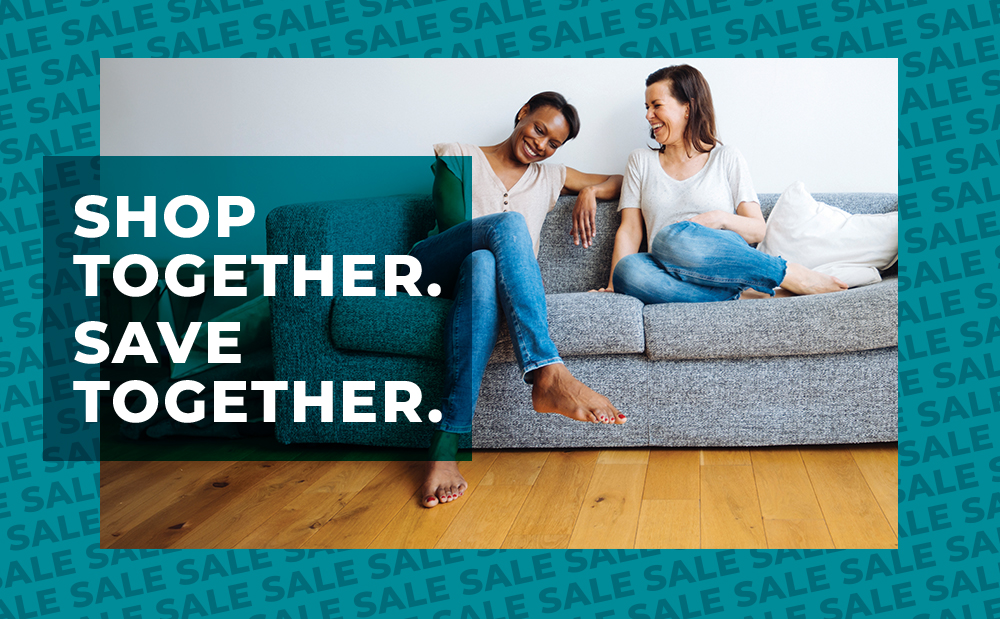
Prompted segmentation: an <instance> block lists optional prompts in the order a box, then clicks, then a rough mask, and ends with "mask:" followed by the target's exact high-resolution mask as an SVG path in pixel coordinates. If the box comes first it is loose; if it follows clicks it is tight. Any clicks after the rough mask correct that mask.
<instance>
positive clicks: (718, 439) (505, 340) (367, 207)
mask: <svg viewBox="0 0 1000 619" xmlns="http://www.w3.org/2000/svg"><path fill="white" fill-rule="evenodd" d="M814 197H815V198H816V199H817V200H819V201H822V202H826V203H828V204H832V205H835V206H838V207H840V208H843V209H845V210H847V211H850V212H853V213H883V212H893V211H895V210H896V195H895V194H860V193H855V194H847V193H844V194H815V196H814ZM760 198H761V206H762V207H763V210H764V213H765V215H767V214H768V213H769V212H770V210H771V208H772V207H773V206H774V203H775V201H776V200H777V198H778V196H777V194H762V195H761V196H760ZM573 202H574V198H573V197H564V198H561V199H560V200H559V202H558V204H557V205H556V207H555V209H554V210H553V211H552V212H551V213H550V214H549V216H548V219H547V220H546V222H545V227H544V228H543V230H542V241H541V252H540V255H539V264H540V266H541V270H542V278H543V281H544V283H545V288H546V292H547V301H548V310H549V325H550V332H551V334H552V337H553V339H554V341H555V343H556V345H557V346H558V347H559V350H560V354H561V355H562V356H563V357H564V359H565V362H566V365H567V366H568V367H569V369H570V370H571V371H572V372H573V373H574V374H575V375H576V376H577V377H578V378H580V379H581V380H583V381H584V382H586V383H587V384H588V385H590V386H591V387H593V388H594V389H596V390H597V391H599V392H601V393H603V394H605V395H606V396H608V397H609V398H610V399H611V400H612V401H613V402H614V403H615V404H616V406H618V408H619V409H621V410H622V411H624V412H626V413H627V414H628V417H629V420H628V423H627V424H625V425H624V426H605V425H602V424H582V423H579V422H573V421H569V420H568V419H565V418H563V417H561V416H558V415H540V414H537V413H534V412H533V411H532V409H531V398H530V387H529V386H528V385H525V384H524V383H523V382H522V380H521V371H520V369H519V367H518V366H517V364H516V362H515V361H514V355H513V351H512V348H511V342H510V337H509V335H508V334H507V333H506V326H504V327H503V329H502V330H501V335H500V340H499V342H498V344H497V346H496V348H495V350H494V353H493V356H492V358H491V360H490V364H489V366H488V368H487V371H486V375H485V377H484V380H483V386H482V389H481V391H480V400H479V405H478V408H477V410H476V415H475V422H474V429H473V433H472V438H471V441H472V445H473V446H474V447H481V448H525V447H538V448H563V447H615V446H622V447H624V446H751V445H799V444H841V443H865V442H880V441H895V440H896V438H897V393H896V383H897V354H896V353H897V348H896V346H897V333H896V331H897V299H898V295H897V278H896V276H895V271H894V269H893V270H891V271H890V272H887V273H884V274H883V281H882V282H881V283H878V284H874V285H871V286H865V287H862V288H856V289H851V290H848V291H845V292H840V293H833V294H826V295H819V296H812V297H797V298H785V299H766V300H747V301H729V302H722V303H704V304H701V303H699V304H661V305H645V306H644V305H643V304H642V303H641V302H640V301H638V300H637V299H634V298H632V297H628V296H624V295H620V294H598V293H587V292H585V291H586V290H588V289H590V288H595V287H599V286H602V285H604V284H605V283H606V282H607V278H608V271H609V267H610V254H611V251H612V246H613V243H614V235H615V232H616V230H617V226H618V222H619V215H618V213H617V209H616V204H615V203H600V204H599V209H598V218H597V238H596V239H595V243H594V246H593V247H591V248H589V249H583V248H582V247H577V246H574V245H572V243H571V239H570V234H569V230H570V214H571V212H572V208H573ZM433 225H434V222H433V214H432V211H431V204H430V200H429V198H428V197H425V196H403V197H398V196H397V197H389V198H379V199H368V200H352V201H343V202H324V203H312V204H299V205H290V206H284V207H280V208H278V209H275V210H273V211H272V212H271V213H270V214H269V215H268V219H267V238H268V251H269V252H270V253H273V254H285V255H295V254H304V255H306V256H308V258H307V260H308V263H309V266H310V268H318V267H319V255H321V254H332V255H334V256H336V258H335V260H334V277H333V282H334V287H335V289H337V290H338V294H339V285H340V281H341V271H340V258H339V256H340V255H343V254H375V255H376V256H377V259H376V265H377V266H376V267H375V271H376V273H375V276H374V279H375V285H376V286H378V285H379V284H380V283H381V282H382V281H383V273H382V272H381V270H382V262H383V260H382V256H383V255H386V254H405V253H407V251H408V250H409V247H410V246H411V245H412V244H413V243H414V242H415V241H417V240H419V239H420V238H423V236H424V234H425V232H426V230H428V229H429V228H431V227H432V226H433ZM276 283H277V291H276V295H275V296H274V297H273V298H272V300H271V309H272V316H273V321H272V340H273V346H274V355H275V379H276V380H287V381H289V387H291V384H292V381H307V384H308V385H309V387H308V389H309V394H311V395H312V394H318V393H319V392H320V386H319V385H320V381H333V391H332V392H333V394H334V398H333V408H334V416H333V417H334V421H333V422H332V423H329V422H328V423H323V422H322V421H320V415H319V409H309V412H308V417H307V420H306V421H305V422H303V423H296V422H293V420H292V417H293V410H294V408H293V407H294V401H293V393H292V390H291V389H289V390H288V391H286V392H284V393H282V392H279V394H278V396H279V397H278V401H277V407H278V408H277V424H276V432H277V437H278V439H279V440H281V441H282V442H285V443H292V442H333V443H350V444H371V445H394V446H401V447H402V446H412V447H424V446H426V445H427V444H428V441H429V437H430V433H431V431H432V430H433V426H432V425H431V424H430V423H426V422H424V423H419V424H417V423H409V422H406V421H405V420H404V421H399V422H396V423H382V422H381V420H382V415H381V413H380V414H379V420H380V421H379V423H344V422H342V421H341V419H342V405H341V401H340V393H341V381H346V380H374V381H377V389H376V390H375V392H374V403H373V404H374V408H372V409H364V410H366V411H371V410H374V411H381V410H382V407H383V401H382V381H385V380H410V381H412V382H415V383H416V384H418V385H420V386H421V389H422V392H423V403H422V404H421V406H420V407H418V409H417V410H418V412H419V413H420V414H421V416H422V417H423V418H424V419H426V418H427V411H429V410H430V409H432V408H435V407H437V406H438V400H439V398H440V380H439V377H440V375H441V368H442V363H441V360H442V359H443V355H442V353H441V346H440V333H441V329H442V327H443V323H444V316H445V313H446V312H447V309H448V306H449V303H450V302H449V301H448V300H445V299H434V298H428V297H419V298H411V297H407V296H405V295H403V296H398V297H391V298H390V297H384V296H379V297H376V298H371V297H336V298H333V299H331V298H330V297H323V296H321V295H320V293H319V285H318V284H310V286H311V287H310V288H309V289H308V294H307V295H306V296H302V297H295V296H294V295H293V294H292V275H291V270H290V269H286V270H281V269H279V271H278V277H277V282H276ZM367 395H371V392H368V394H367Z"/></svg>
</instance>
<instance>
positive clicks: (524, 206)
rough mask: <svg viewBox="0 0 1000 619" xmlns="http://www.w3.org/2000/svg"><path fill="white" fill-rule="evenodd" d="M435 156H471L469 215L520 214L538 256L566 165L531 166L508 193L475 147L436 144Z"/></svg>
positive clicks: (564, 178) (544, 164) (564, 179)
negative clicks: (545, 226)
mask: <svg viewBox="0 0 1000 619" xmlns="http://www.w3.org/2000/svg"><path fill="white" fill-rule="evenodd" d="M434 154H435V155H437V156H438V157H445V156H452V157H471V158H472V216H473V217H474V218H475V217H482V216H483V215H492V214H493V213H502V212H504V211H516V212H518V213H521V214H522V215H524V219H525V220H526V221H527V223H528V233H529V234H530V235H531V242H532V245H533V247H534V250H535V256H538V241H539V237H541V235H542V224H543V223H545V216H546V215H548V213H549V211H551V210H552V208H553V207H554V206H555V205H556V200H557V199H559V193H560V192H561V191H562V188H563V185H565V184H566V166H564V165H563V164H561V163H560V164H549V163H537V162H536V163H530V164H528V169H527V170H525V171H524V175H523V176H521V178H520V179H519V180H518V181H517V182H516V183H514V186H513V187H511V188H510V189H509V190H508V189H507V188H506V187H504V184H503V181H501V180H500V177H499V176H497V175H496V172H494V171H493V167H492V166H490V162H489V160H488V159H487V158H486V155H485V154H484V153H483V151H482V149H481V148H479V147H478V146H473V145H472V144H455V143H450V144H435V145H434Z"/></svg>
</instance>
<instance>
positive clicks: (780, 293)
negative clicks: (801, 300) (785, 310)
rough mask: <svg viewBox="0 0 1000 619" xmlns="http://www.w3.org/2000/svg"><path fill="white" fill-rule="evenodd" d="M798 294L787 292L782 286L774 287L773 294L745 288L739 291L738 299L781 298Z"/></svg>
mask: <svg viewBox="0 0 1000 619" xmlns="http://www.w3.org/2000/svg"><path fill="white" fill-rule="evenodd" d="M795 296H798V295H796V294H795V293H793V292H789V291H787V290H785V289H784V288H775V289H774V296H772V295H769V294H767V293H766V292H761V291H759V290H754V289H753V288H747V289H746V290H744V291H743V292H741V293H740V299H741V300H746V299H781V298H783V297H795Z"/></svg>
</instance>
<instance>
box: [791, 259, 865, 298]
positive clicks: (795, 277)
mask: <svg viewBox="0 0 1000 619" xmlns="http://www.w3.org/2000/svg"><path fill="white" fill-rule="evenodd" d="M781 287H782V288H783V289H785V290H787V291H789V292H792V293H794V294H822V293H824V292H840V291H841V290H847V288H848V286H847V284H845V283H844V282H842V281H840V280H839V279H837V278H836V277H832V276H830V275H824V274H822V273H817V272H816V271H813V270H812V269H807V268H806V267H804V266H802V265H801V264H797V263H795V262H789V263H788V268H787V269H786V270H785V279H783V280H782V281H781Z"/></svg>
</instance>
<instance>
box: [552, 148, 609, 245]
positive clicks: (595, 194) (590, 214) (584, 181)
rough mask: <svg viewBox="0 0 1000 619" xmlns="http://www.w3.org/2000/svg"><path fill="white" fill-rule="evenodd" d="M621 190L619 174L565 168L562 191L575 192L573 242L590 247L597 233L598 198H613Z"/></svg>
mask: <svg viewBox="0 0 1000 619" xmlns="http://www.w3.org/2000/svg"><path fill="white" fill-rule="evenodd" d="M621 191H622V175H621V174H612V175H610V176H609V175H606V174H584V173H583V172H579V171H577V170H574V169H573V168H569V167H567V168H566V185H565V187H563V193H575V194H577V198H576V204H575V205H573V229H572V230H571V234H572V235H573V243H574V244H575V245H579V244H580V243H581V242H583V246H584V247H590V242H591V240H593V238H594V235H595V234H597V228H596V226H595V221H596V215H597V201H598V200H613V199H615V198H617V197H618V196H619V195H620V194H621Z"/></svg>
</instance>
